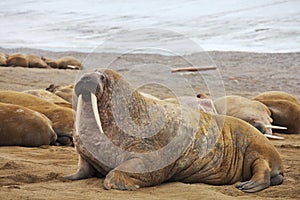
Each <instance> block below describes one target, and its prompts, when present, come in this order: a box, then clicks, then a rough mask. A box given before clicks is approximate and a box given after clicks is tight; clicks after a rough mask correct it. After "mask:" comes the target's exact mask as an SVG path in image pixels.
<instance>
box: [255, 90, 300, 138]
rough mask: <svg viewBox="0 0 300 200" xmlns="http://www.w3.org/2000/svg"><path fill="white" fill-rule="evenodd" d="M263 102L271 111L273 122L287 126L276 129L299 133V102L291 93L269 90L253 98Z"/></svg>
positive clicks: (287, 132)
mask: <svg viewBox="0 0 300 200" xmlns="http://www.w3.org/2000/svg"><path fill="white" fill-rule="evenodd" d="M254 99H255V100H257V101H260V102H261V103H263V104H265V105H266V106H267V107H268V108H269V109H270V111H271V113H272V115H271V117H272V118H273V124H274V125H279V126H284V127H287V129H286V130H276V131H277V132H279V133H286V134H300V103H299V102H298V101H297V99H296V98H295V97H293V96H292V95H290V94H288V93H285V92H281V91H270V92H264V93H261V94H259V95H258V96H256V97H255V98H254Z"/></svg>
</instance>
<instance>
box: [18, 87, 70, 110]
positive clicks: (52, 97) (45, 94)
mask: <svg viewBox="0 0 300 200" xmlns="http://www.w3.org/2000/svg"><path fill="white" fill-rule="evenodd" d="M23 93H26V94H32V95H34V96H37V97H39V98H41V99H44V100H46V101H49V102H50V103H54V104H56V105H58V106H62V107H66V108H72V104H71V103H69V102H67V101H66V100H64V99H63V98H61V97H59V96H57V95H56V94H54V93H52V92H49V91H47V90H43V89H33V90H25V91H23Z"/></svg>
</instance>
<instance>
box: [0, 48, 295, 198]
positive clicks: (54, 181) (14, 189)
mask: <svg viewBox="0 0 300 200" xmlns="http://www.w3.org/2000/svg"><path fill="white" fill-rule="evenodd" d="M0 52H6V53H12V52H22V53H34V54H37V55H43V56H49V57H54V58H58V57H61V56H65V55H72V56H75V57H76V58H79V59H80V60H82V61H83V60H84V59H85V58H86V56H87V54H85V53H78V52H48V51H42V50H35V49H0ZM209 55H210V57H211V58H212V59H213V60H214V62H215V64H216V66H217V67H218V70H219V72H220V74H221V75H222V78H223V82H224V88H225V91H226V94H239V95H243V96H246V97H254V96H255V95H257V94H258V93H260V92H264V91H269V90H281V91H285V92H289V93H291V94H293V95H294V96H296V97H297V98H298V100H299V99H300V77H299V74H300V53H286V54H264V53H242V52H209ZM116 56H117V55H116V54H109V53H97V54H93V56H91V57H90V59H88V61H86V64H87V65H89V66H88V67H90V68H91V67H95V66H97V67H103V66H106V65H107V63H109V62H110V61H111V60H113V59H114V58H115V57H116ZM187 58H188V59H189V60H193V61H197V60H202V61H203V55H200V54H193V55H191V56H187ZM153 60H155V61H156V62H159V63H165V64H167V65H170V66H186V63H184V62H183V61H182V59H180V58H177V57H172V58H170V57H167V56H161V55H127V56H126V59H122V60H121V61H120V62H117V63H116V64H117V65H118V67H117V68H116V69H118V70H119V72H120V73H126V72H128V71H130V70H131V66H130V63H135V64H143V63H147V62H153ZM196 63H204V65H205V64H206V62H200V61H197V62H196ZM207 63H209V62H207ZM203 73H204V75H207V76H208V77H210V76H213V74H210V72H203ZM77 75H78V72H77V71H72V70H58V69H28V68H20V67H0V89H1V90H16V91H23V90H27V89H41V88H46V87H47V86H48V85H49V84H51V83H55V84H62V85H66V84H72V83H74V81H75V79H76V76H77ZM186 77H187V78H188V79H189V80H191V82H195V83H197V84H195V85H193V87H195V88H196V89H195V90H196V91H197V92H198V91H199V92H206V93H209V92H210V91H209V90H208V89H207V88H206V87H205V84H201V81H199V79H201V77H199V74H198V75H195V74H188V75H186ZM142 78H143V77H140V79H142ZM198 83H200V84H198ZM163 89H164V88H162V90H160V89H158V88H156V87H150V86H149V87H146V88H145V90H146V91H147V92H150V93H152V94H154V95H157V96H159V97H162V98H164V97H168V93H167V92H165V91H164V90H163ZM284 137H285V140H283V141H272V142H273V143H274V145H275V146H276V148H277V149H278V151H279V152H280V153H281V156H282V159H283V163H284V167H285V178H284V183H283V184H282V185H279V186H274V187H270V188H268V189H266V190H264V191H262V192H259V193H255V194H246V193H243V192H241V191H239V190H237V189H236V188H235V187H234V186H233V185H228V186H210V185H206V184H184V183H179V182H175V183H163V184H162V185H159V186H155V187H149V188H142V189H139V190H137V191H117V190H109V191H108V190H105V189H104V188H103V180H104V179H98V178H92V179H87V180H80V181H73V182H72V181H66V180H64V179H63V178H62V176H63V175H66V174H70V173H73V172H75V171H76V169H77V160H78V157H77V153H76V151H75V149H74V148H73V147H55V146H43V147H39V148H25V147H0V199H58V198H62V199H75V198H76V199H201V198H205V199H254V198H255V199H299V198H300V190H299V186H300V135H284Z"/></svg>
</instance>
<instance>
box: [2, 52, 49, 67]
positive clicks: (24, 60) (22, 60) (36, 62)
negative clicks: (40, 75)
mask: <svg viewBox="0 0 300 200" xmlns="http://www.w3.org/2000/svg"><path fill="white" fill-rule="evenodd" d="M7 65H8V66H20V67H30V68H50V67H49V66H48V65H47V63H46V62H45V61H43V60H42V59H41V58H40V57H37V56H35V55H33V54H22V53H15V54H12V55H9V57H8V58H7Z"/></svg>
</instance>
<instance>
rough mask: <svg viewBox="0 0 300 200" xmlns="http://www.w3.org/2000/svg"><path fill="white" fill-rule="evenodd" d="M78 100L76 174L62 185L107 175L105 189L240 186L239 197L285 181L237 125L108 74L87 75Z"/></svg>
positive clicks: (266, 145) (272, 159) (264, 150)
mask: <svg viewBox="0 0 300 200" xmlns="http://www.w3.org/2000/svg"><path fill="white" fill-rule="evenodd" d="M75 94H76V96H77V97H78V100H77V102H78V104H77V112H76V123H75V127H76V133H75V135H74V139H75V145H76V149H77V151H78V153H79V156H80V157H79V168H78V171H77V172H76V173H75V174H72V175H68V176H66V177H65V178H67V179H71V180H77V179H84V178H90V177H93V176H106V178H105V180H104V187H105V188H106V189H121V190H135V189H137V188H139V187H146V186H153V185H157V184H160V183H162V182H165V181H181V182H186V183H207V184H214V185H223V184H233V183H235V182H238V181H243V182H242V183H240V184H238V185H237V188H239V189H240V190H242V191H244V192H257V191H260V190H263V189H265V188H267V187H269V186H270V185H278V184H281V183H282V181H283V169H282V162H281V158H280V156H279V153H278V152H277V150H276V149H275V147H274V146H273V145H272V144H271V143H270V141H269V140H268V139H266V138H265V137H264V136H263V135H262V134H260V133H259V131H258V130H256V129H255V128H254V127H252V126H251V125H249V124H248V123H246V122H244V121H242V120H239V119H236V118H232V117H226V116H218V115H211V114H208V113H205V112H201V111H196V110H194V109H191V108H188V107H179V106H178V105H176V104H173V103H168V102H166V101H155V100H153V99H148V98H146V97H144V96H142V95H141V94H140V93H139V92H138V91H136V90H135V91H134V90H133V88H132V87H131V86H130V85H129V83H128V82H127V81H126V80H124V78H122V77H121V76H120V75H119V74H117V73H116V72H114V71H112V70H109V69H107V70H104V71H103V72H101V71H95V72H92V73H86V74H84V75H83V76H82V77H81V79H80V80H79V81H78V82H77V84H76V86H75ZM223 122H224V124H223Z"/></svg>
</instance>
